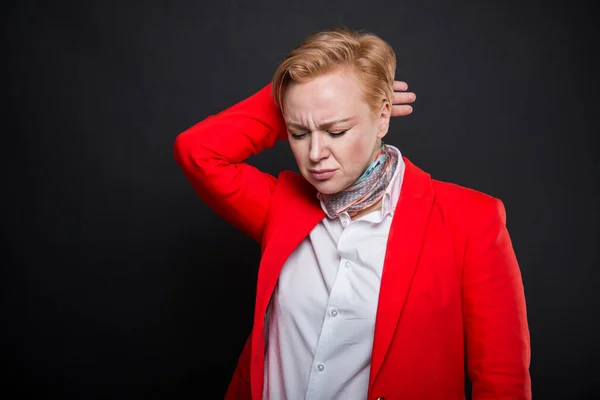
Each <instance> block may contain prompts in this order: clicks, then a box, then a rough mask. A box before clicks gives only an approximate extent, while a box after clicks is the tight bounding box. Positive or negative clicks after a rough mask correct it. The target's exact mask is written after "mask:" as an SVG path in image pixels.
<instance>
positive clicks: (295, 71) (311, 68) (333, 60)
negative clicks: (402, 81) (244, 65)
mask: <svg viewBox="0 0 600 400" xmlns="http://www.w3.org/2000/svg"><path fill="white" fill-rule="evenodd" d="M337 69H342V70H343V69H348V70H349V71H351V72H352V73H354V74H355V76H356V77H357V79H358V81H359V82H360V83H361V86H362V91H363V96H364V100H365V102H366V103H367V104H368V105H369V107H370V108H371V110H372V111H373V112H374V113H376V112H379V109H380V107H381V105H382V104H383V101H384V100H387V101H389V103H390V105H392V95H393V93H394V90H393V86H392V85H393V82H394V75H395V71H396V54H395V53H394V50H393V49H392V47H391V46H390V45H389V44H388V43H387V42H385V41H384V40H383V39H381V38H380V37H378V36H377V35H375V34H373V33H370V32H366V31H354V30H350V29H347V28H334V29H332V30H327V31H319V32H314V33H312V34H311V35H310V36H308V37H307V38H306V39H304V41H302V43H300V45H299V46H298V47H296V48H295V49H294V50H292V52H290V53H289V54H288V55H287V56H286V57H285V58H284V60H283V61H282V63H281V64H280V65H279V67H278V68H277V70H276V71H275V74H274V75H273V80H272V88H271V90H272V94H273V97H274V98H275V102H276V103H277V105H278V106H279V108H280V109H281V111H282V112H283V97H284V95H285V91H286V88H287V86H288V85H289V84H290V82H307V81H309V80H311V79H313V78H315V77H317V76H319V75H322V74H326V73H328V72H332V71H335V70H337Z"/></svg>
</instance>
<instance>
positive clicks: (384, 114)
mask: <svg viewBox="0 0 600 400" xmlns="http://www.w3.org/2000/svg"><path fill="white" fill-rule="evenodd" d="M391 116H392V105H391V104H390V102H389V101H387V100H384V101H383V105H382V106H381V109H380V111H379V113H378V114H377V121H378V125H379V126H378V130H377V138H379V139H382V138H383V137H384V136H385V135H387V133H388V130H389V129H390V117H391Z"/></svg>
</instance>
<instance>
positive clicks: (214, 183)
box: [174, 84, 287, 242]
mask: <svg viewBox="0 0 600 400" xmlns="http://www.w3.org/2000/svg"><path fill="white" fill-rule="evenodd" d="M278 137H279V138H280V139H282V138H286V137H287V130H286V128H285V122H284V120H283V117H282V115H281V112H280V110H279V107H277V105H276V104H275V101H274V100H273V98H272V96H271V84H269V85H267V86H265V87H264V88H262V89H261V90H259V91H258V92H257V93H255V94H253V95H252V96H250V97H248V98H246V99H244V100H242V101H240V102H239V103H237V104H235V105H233V106H231V107H230V108H228V109H226V110H224V111H222V112H220V113H218V114H216V115H212V116H209V117H207V118H206V119H204V120H202V121H200V122H198V123H197V124H195V125H194V126H192V127H190V128H189V129H187V130H185V131H184V132H182V133H180V134H179V135H178V136H177V138H176V139H175V145H174V153H175V160H176V162H177V163H178V164H179V166H180V168H181V169H182V170H183V173H184V175H185V176H186V178H187V179H188V180H189V182H190V183H191V185H192V186H193V188H194V190H195V191H196V192H197V193H198V195H199V196H200V198H201V199H202V200H203V201H204V202H205V203H206V204H208V206H209V207H210V208H212V209H213V210H214V211H215V212H216V213H217V214H218V215H220V216H221V217H222V218H223V219H225V220H226V221H227V222H229V223H230V224H232V225H233V226H234V227H236V228H237V229H240V230H241V231H242V232H244V233H246V234H247V235H249V236H250V237H252V238H253V239H255V240H256V241H258V242H260V241H261V237H262V231H263V226H264V221H265V218H266V214H267V209H268V207H269V202H270V199H271V194H272V193H273V190H274V188H275V185H276V182H277V179H276V178H275V177H274V176H272V175H270V174H268V173H265V172H261V171H259V170H258V169H257V168H255V167H253V166H251V165H249V164H247V163H245V162H244V161H245V160H246V159H247V158H248V157H250V156H252V155H255V154H257V153H259V152H261V151H262V150H265V149H267V148H270V147H272V146H273V145H274V144H275V141H276V140H277V138H278Z"/></svg>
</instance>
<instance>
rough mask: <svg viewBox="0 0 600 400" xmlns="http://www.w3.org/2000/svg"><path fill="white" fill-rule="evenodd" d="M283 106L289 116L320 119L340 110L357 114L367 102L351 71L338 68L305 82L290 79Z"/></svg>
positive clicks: (333, 116) (331, 116)
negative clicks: (305, 116) (335, 70)
mask: <svg viewBox="0 0 600 400" xmlns="http://www.w3.org/2000/svg"><path fill="white" fill-rule="evenodd" d="M283 108H284V113H285V115H286V117H289V118H297V117H300V116H302V115H305V114H310V115H312V116H313V117H317V118H319V119H320V118H323V119H328V118H335V117H338V116H339V114H349V113H353V114H359V113H361V111H363V110H364V109H366V108H367V104H366V103H365V102H364V100H363V96H362V92H361V89H360V84H359V82H358V80H357V79H356V78H355V77H354V75H353V74H350V73H345V72H341V71H338V72H332V73H328V74H324V75H320V76H318V77H316V78H313V79H311V80H310V81H308V82H292V83H290V85H289V86H288V87H287V90H286V93H285V96H284V101H283ZM345 116H346V115H345Z"/></svg>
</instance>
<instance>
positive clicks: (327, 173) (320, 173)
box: [308, 169, 336, 181]
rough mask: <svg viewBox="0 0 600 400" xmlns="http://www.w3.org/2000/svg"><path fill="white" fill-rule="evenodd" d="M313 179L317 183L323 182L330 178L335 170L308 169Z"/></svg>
mask: <svg viewBox="0 0 600 400" xmlns="http://www.w3.org/2000/svg"><path fill="white" fill-rule="evenodd" d="M308 171H309V172H310V174H311V175H312V177H313V178H315V179H316V180H318V181H324V180H326V179H329V178H331V176H332V175H333V174H334V173H335V171H336V170H335V169H309V170H308Z"/></svg>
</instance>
